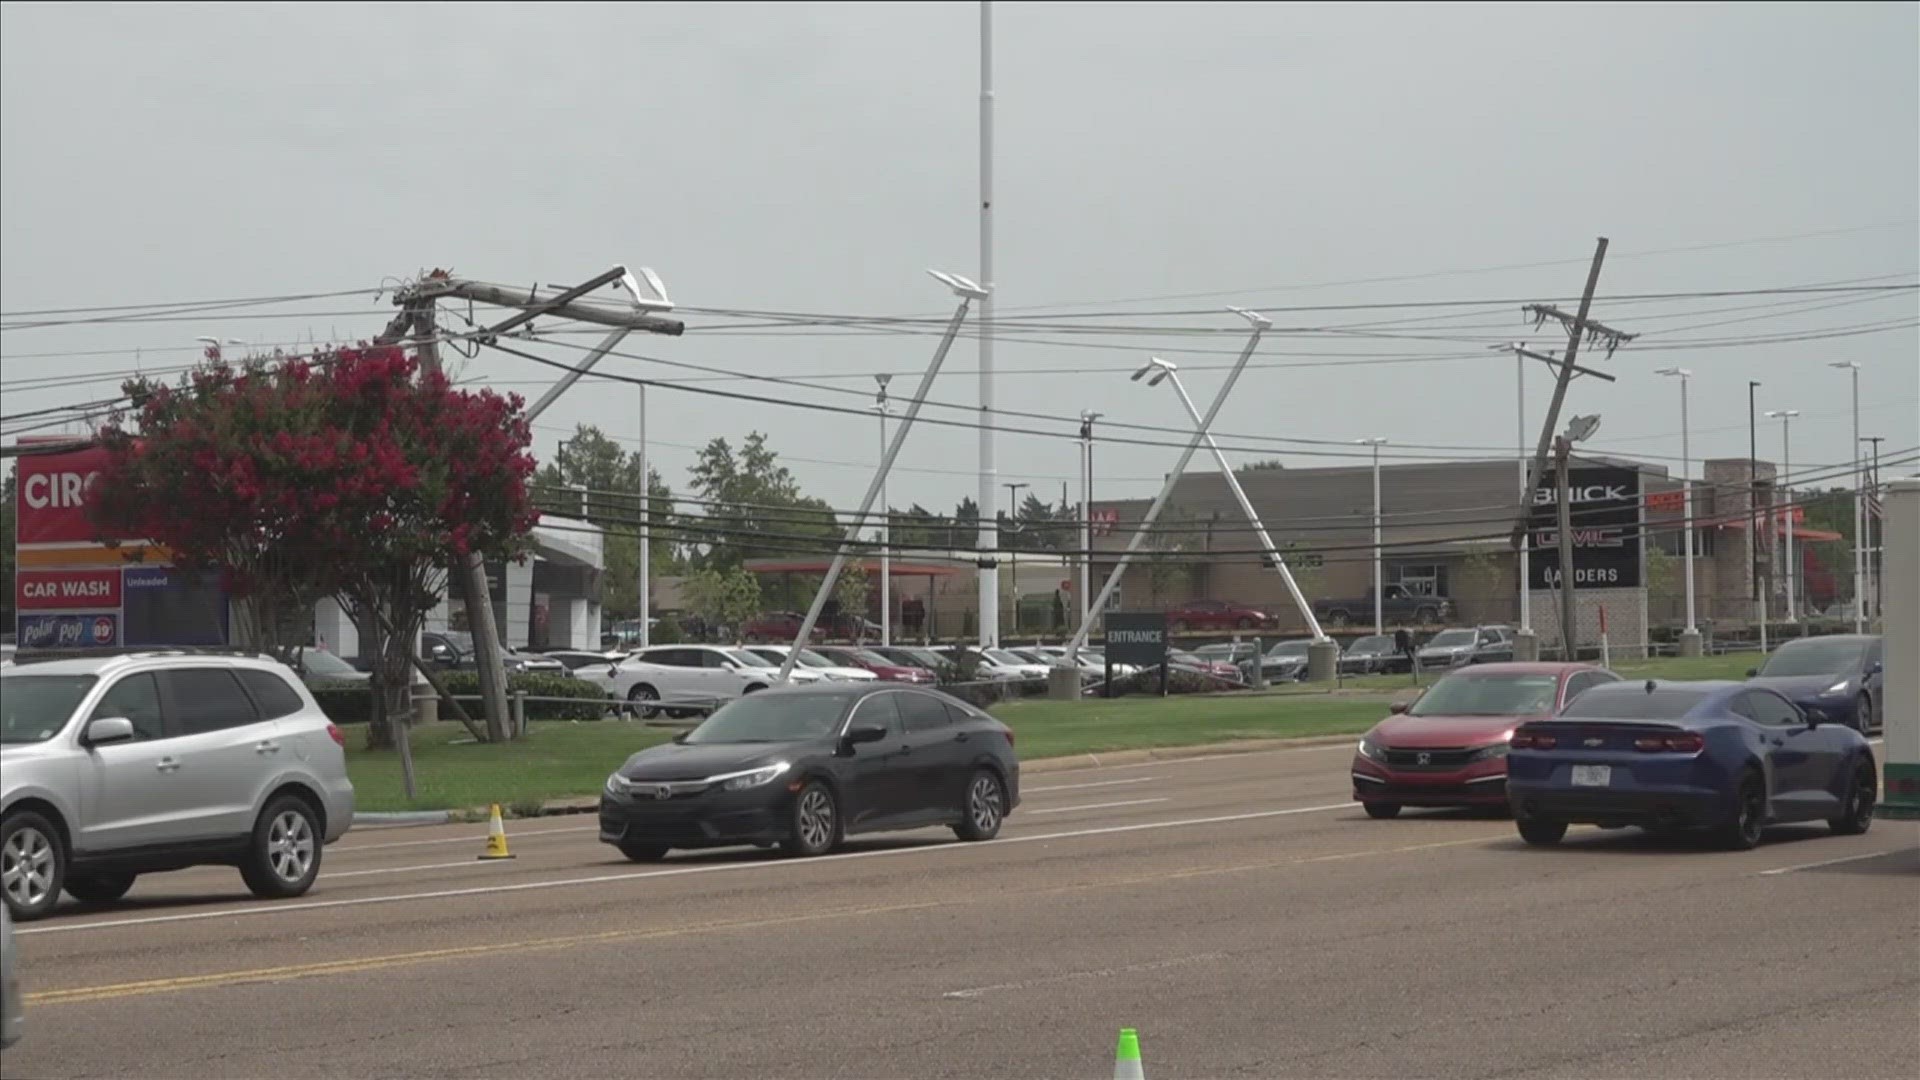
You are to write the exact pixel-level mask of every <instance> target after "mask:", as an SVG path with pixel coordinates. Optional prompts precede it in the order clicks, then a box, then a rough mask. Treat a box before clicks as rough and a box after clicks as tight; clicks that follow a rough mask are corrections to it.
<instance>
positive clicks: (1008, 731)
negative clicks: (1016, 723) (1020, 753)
mask: <svg viewBox="0 0 1920 1080" xmlns="http://www.w3.org/2000/svg"><path fill="white" fill-rule="evenodd" d="M1000 730H1001V732H1002V733H1003V734H1005V735H1006V737H1007V745H1008V746H1012V745H1013V729H1012V728H1001V729H1000Z"/></svg>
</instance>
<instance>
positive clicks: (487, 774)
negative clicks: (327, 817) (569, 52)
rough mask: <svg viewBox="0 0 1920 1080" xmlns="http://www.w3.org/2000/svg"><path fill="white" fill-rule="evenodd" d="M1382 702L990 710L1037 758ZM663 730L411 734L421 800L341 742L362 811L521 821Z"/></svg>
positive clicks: (1201, 701)
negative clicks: (484, 739)
mask: <svg viewBox="0 0 1920 1080" xmlns="http://www.w3.org/2000/svg"><path fill="white" fill-rule="evenodd" d="M1386 701H1387V698H1386V696H1384V695H1381V696H1374V695H1369V696H1366V697H1329V696H1324V695H1323V696H1317V697H1309V696H1299V697H1279V696H1264V697H1261V696H1237V695H1233V696H1191V697H1171V698H1155V697H1133V698H1117V699H1115V700H1112V701H1032V702H1015V703H1009V704H1006V705H1002V706H999V707H997V708H995V709H994V710H993V712H994V715H996V716H998V717H1000V719H1002V720H1003V721H1005V722H1006V723H1007V725H1008V726H1010V727H1012V728H1013V729H1014V732H1015V735H1016V737H1017V740H1018V746H1019V750H1020V757H1021V759H1022V760H1025V761H1034V760H1038V759H1040V758H1047V757H1065V756H1068V755H1072V754H1089V753H1093V754H1099V753H1110V752H1112V751H1115V750H1139V749H1147V748H1150V747H1166V746H1199V745H1205V744H1208V743H1217V742H1227V741H1230V740H1235V739H1285V738H1298V737H1305V736H1311V735H1338V734H1346V733H1349V732H1361V731H1365V730H1366V729H1367V728H1368V727H1370V726H1372V725H1373V724H1374V723H1375V722H1376V721H1378V720H1379V719H1380V718H1381V717H1382V716H1383V715H1385V714H1386ZM671 734H672V732H670V731H668V730H665V729H662V728H655V727H647V726H644V725H641V724H636V723H629V722H626V721H620V720H601V721H597V722H583V723H567V722H563V721H553V722H535V723H534V724H533V725H532V731H531V733H530V734H529V735H528V736H527V738H526V739H524V740H519V741H516V742H512V743H508V744H506V745H503V746H491V745H487V744H482V743H475V742H473V741H472V740H471V737H470V736H468V735H467V732H466V729H465V728H463V727H461V726H460V725H459V724H451V723H443V724H429V725H426V726H424V727H419V728H415V729H414V731H413V765H414V775H415V777H416V779H417V787H418V791H419V797H418V798H415V799H412V800H409V799H407V797H406V795H405V794H404V791H405V789H404V788H403V787H402V786H401V779H400V758H399V755H397V754H395V753H394V752H393V751H390V750H382V751H369V750H364V749H361V748H360V745H361V742H362V739H363V733H362V732H361V731H360V730H358V729H357V728H356V729H353V730H351V731H350V732H349V735H348V747H349V749H348V751H347V771H348V772H349V773H350V774H351V775H352V777H353V786H354V793H355V802H356V804H357V806H358V808H359V809H360V810H362V811H367V812H374V811H383V810H386V811H390V810H457V809H465V808H468V807H477V806H485V805H487V804H488V803H496V802H497V803H499V804H501V806H502V807H505V808H507V809H508V810H510V811H514V812H518V813H522V814H525V813H530V812H532V811H533V809H534V808H535V807H537V806H538V805H539V804H540V803H542V802H545V801H548V800H552V799H566V798H578V797H581V796H591V795H595V794H598V793H599V791H600V786H601V784H603V783H605V782H606V779H607V774H608V773H610V772H612V771H613V770H614V769H615V768H616V767H617V766H618V765H619V764H620V762H621V761H622V760H624V759H625V758H626V756H627V755H628V754H631V753H633V752H634V751H636V750H643V749H645V748H646V747H649V746H654V745H657V744H659V743H662V742H665V741H666V740H667V739H668V738H669V737H670V736H671Z"/></svg>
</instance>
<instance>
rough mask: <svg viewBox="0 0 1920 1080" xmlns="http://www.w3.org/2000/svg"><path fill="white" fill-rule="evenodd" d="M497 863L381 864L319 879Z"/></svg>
mask: <svg viewBox="0 0 1920 1080" xmlns="http://www.w3.org/2000/svg"><path fill="white" fill-rule="evenodd" d="M499 865H500V862H498V861H494V862H490V861H488V860H485V859H478V858H475V859H465V860H462V861H461V862H436V863H420V864H418V865H415V866H382V867H380V868H379V869H377V870H341V871H339V872H337V873H327V874H321V875H320V880H321V881H332V880H333V879H334V878H343V877H366V876H367V875H369V874H405V873H409V872H411V871H414V870H446V869H450V868H452V867H456V866H499Z"/></svg>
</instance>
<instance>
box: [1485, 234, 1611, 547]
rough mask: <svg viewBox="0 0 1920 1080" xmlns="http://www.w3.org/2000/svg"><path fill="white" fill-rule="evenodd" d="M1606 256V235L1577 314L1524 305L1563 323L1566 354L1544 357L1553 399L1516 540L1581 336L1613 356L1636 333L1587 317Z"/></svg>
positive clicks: (1541, 318)
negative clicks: (1552, 373)
mask: <svg viewBox="0 0 1920 1080" xmlns="http://www.w3.org/2000/svg"><path fill="white" fill-rule="evenodd" d="M1606 257H1607V238H1606V237H1604V236H1603V237H1600V239H1599V241H1598V242H1597V243H1596V244H1595V246H1594V249H1593V265H1592V266H1591V267H1590V268H1589V269H1588V270H1587V287H1586V288H1585V289H1584V290H1582V291H1581V293H1580V308H1579V311H1578V312H1577V313H1576V314H1573V315H1568V314H1567V313H1566V312H1563V311H1561V310H1559V309H1558V308H1555V307H1553V306H1552V305H1550V304H1528V305H1527V306H1526V308H1525V310H1526V311H1527V312H1529V313H1530V314H1532V315H1533V317H1534V325H1535V326H1539V325H1541V324H1542V323H1544V322H1545V321H1546V320H1548V319H1553V320H1554V321H1556V322H1558V323H1560V324H1561V325H1562V326H1564V327H1566V329H1567V356H1566V359H1565V360H1562V361H1554V360H1552V359H1551V358H1547V359H1548V362H1549V363H1552V364H1554V365H1555V367H1557V368H1558V376H1557V377H1556V378H1555V380H1554V384H1553V399H1552V400H1551V401H1550V402H1549V403H1548V404H1547V415H1546V418H1545V420H1544V421H1543V422H1542V423H1541V425H1540V440H1539V442H1538V444H1537V445H1536V447H1535V449H1534V452H1533V462H1532V464H1531V465H1529V466H1528V469H1527V486H1526V490H1525V491H1524V492H1523V493H1522V497H1521V500H1520V516H1519V520H1518V521H1517V522H1516V523H1515V525H1514V529H1513V542H1514V543H1515V544H1520V543H1523V542H1524V541H1525V539H1526V535H1527V518H1528V515H1529V512H1530V511H1529V500H1530V498H1531V496H1532V493H1533V492H1534V491H1535V490H1536V489H1537V488H1538V487H1539V486H1540V480H1541V476H1542V474H1543V473H1544V472H1545V471H1546V467H1547V451H1548V450H1549V449H1550V448H1551V447H1552V445H1553V437H1554V429H1555V428H1556V427H1558V426H1559V423H1560V407H1561V405H1562V404H1564V403H1565V402H1566V400H1567V384H1568V383H1570V382H1572V381H1573V375H1574V372H1575V371H1578V370H1581V369H1579V368H1578V367H1576V366H1575V364H1574V360H1576V359H1577V358H1578V357H1579V354H1580V342H1581V340H1582V339H1583V338H1584V339H1587V340H1590V341H1595V342H1602V341H1604V342H1605V344H1606V349H1607V355H1608V356H1612V355H1613V351H1614V350H1615V349H1617V348H1619V347H1620V346H1621V344H1622V343H1624V342H1628V341H1632V340H1633V339H1634V338H1635V337H1636V336H1638V335H1635V334H1628V333H1623V332H1621V331H1619V330H1614V329H1612V328H1610V327H1607V326H1604V325H1602V324H1601V323H1598V322H1595V321H1593V320H1592V319H1589V318H1588V317H1587V316H1588V314H1589V313H1590V312H1591V311H1592V310H1593V291H1594V289H1596V288H1598V287H1599V285H1600V264H1601V263H1602V262H1604V261H1605V260H1606Z"/></svg>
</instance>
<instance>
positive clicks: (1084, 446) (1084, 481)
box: [1067, 410, 1100, 665]
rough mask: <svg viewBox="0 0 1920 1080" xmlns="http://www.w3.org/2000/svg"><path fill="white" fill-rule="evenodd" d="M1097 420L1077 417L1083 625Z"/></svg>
mask: <svg viewBox="0 0 1920 1080" xmlns="http://www.w3.org/2000/svg"><path fill="white" fill-rule="evenodd" d="M1099 418H1100V414H1099V413H1097V412H1087V411H1084V410H1083V411H1082V412H1081V413H1080V530H1081V535H1082V537H1083V542H1082V545H1081V549H1080V587H1079V589H1078V590H1076V595H1077V596H1078V598H1079V601H1080V603H1079V611H1077V612H1076V613H1075V614H1077V615H1078V616H1079V619H1078V621H1079V622H1081V623H1085V622H1086V621H1087V605H1088V604H1089V603H1091V602H1092V600H1093V598H1092V597H1091V596H1088V595H1087V590H1088V589H1089V588H1090V587H1091V586H1092V581H1093V422H1094V421H1095V420H1098V419H1099ZM1067 662H1068V663H1069V664H1076V665H1077V664H1078V663H1079V662H1080V655H1079V650H1078V648H1076V647H1074V646H1069V647H1068V649H1067Z"/></svg>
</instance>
